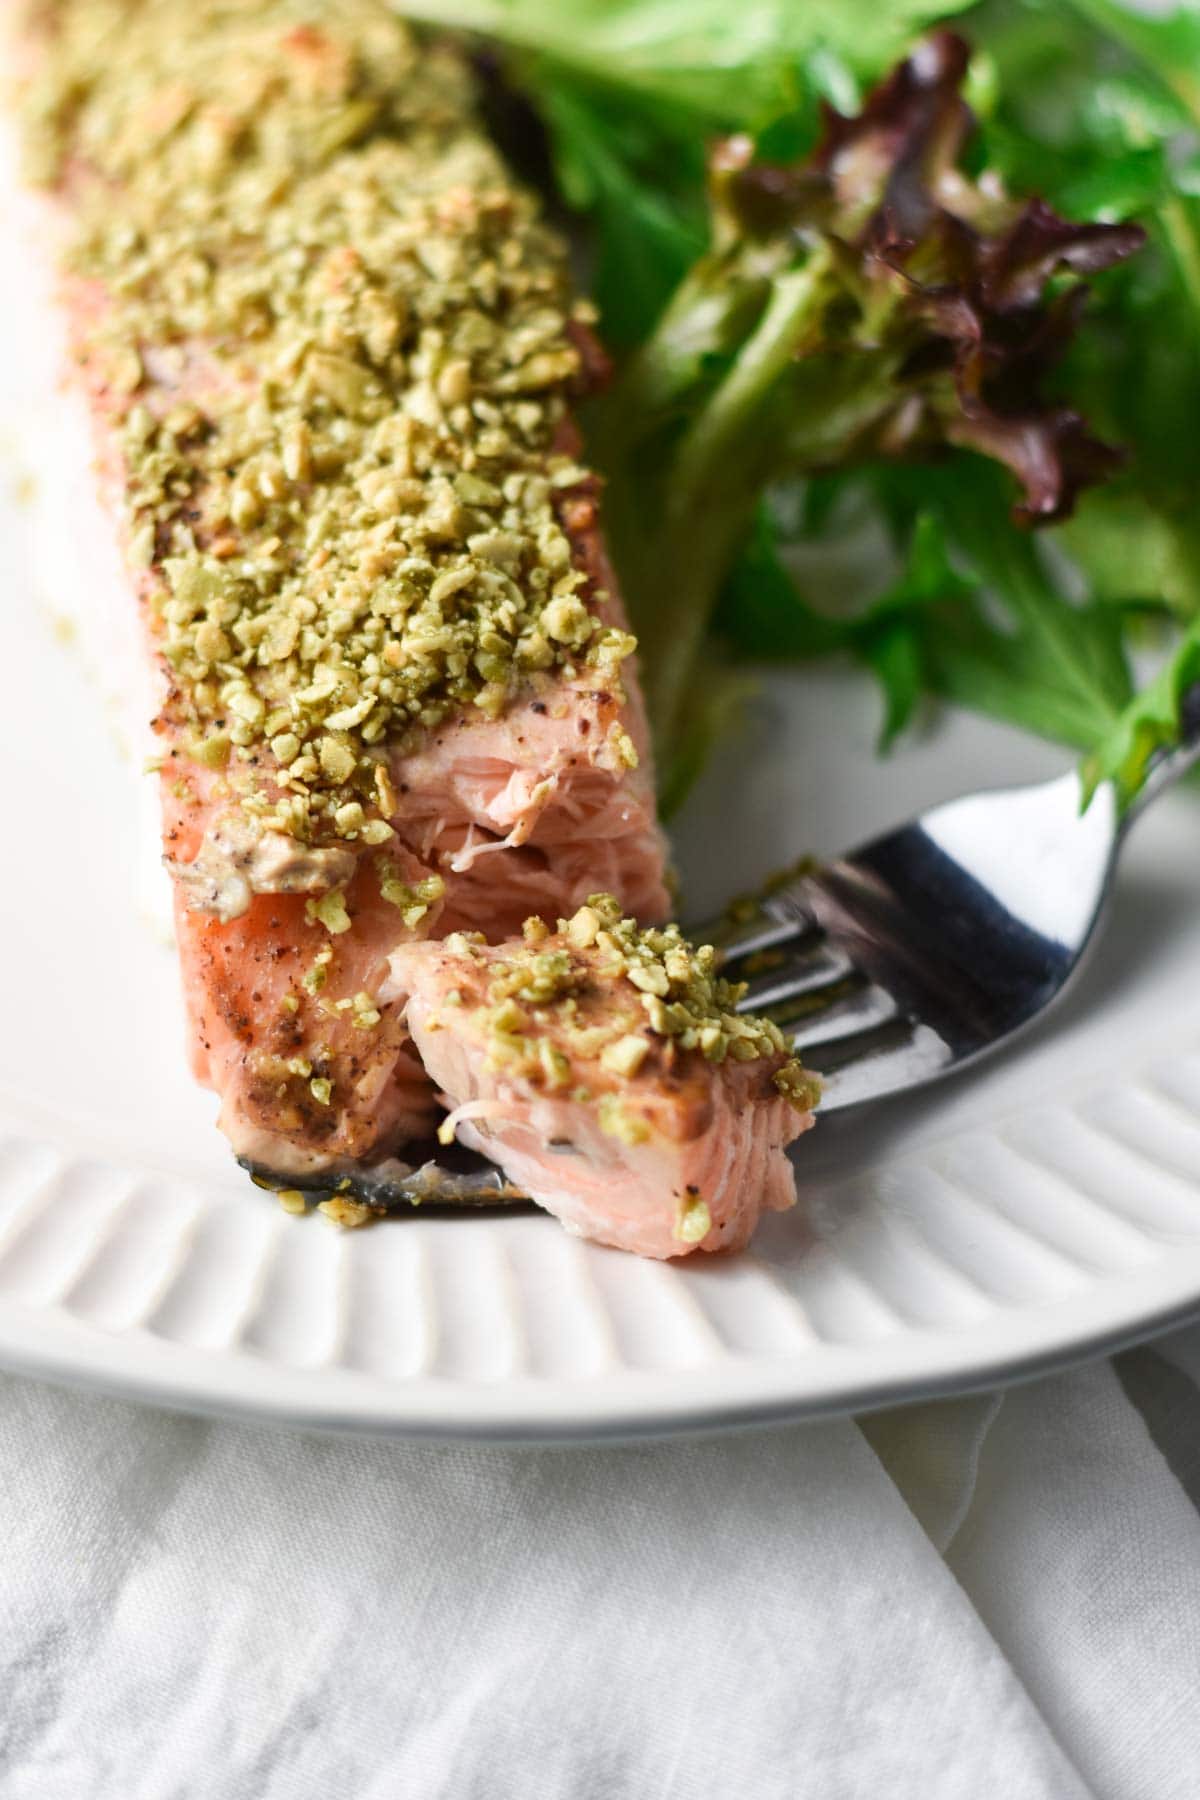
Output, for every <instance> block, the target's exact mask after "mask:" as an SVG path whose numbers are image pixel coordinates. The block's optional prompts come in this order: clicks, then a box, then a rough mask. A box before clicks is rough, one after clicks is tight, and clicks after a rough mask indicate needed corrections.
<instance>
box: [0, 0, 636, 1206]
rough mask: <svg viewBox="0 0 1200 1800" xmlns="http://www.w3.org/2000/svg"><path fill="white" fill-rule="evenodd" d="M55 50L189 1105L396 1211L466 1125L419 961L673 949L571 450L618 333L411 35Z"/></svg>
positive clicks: (60, 18)
mask: <svg viewBox="0 0 1200 1800" xmlns="http://www.w3.org/2000/svg"><path fill="white" fill-rule="evenodd" d="M22 18H23V23H22V32H23V35H22V37H21V41H20V52H19V54H20V62H21V66H22V69H23V71H24V73H25V78H26V93H27V96H28V103H27V105H26V107H25V109H24V117H25V120H26V124H27V133H26V135H27V145H28V151H29V160H30V164H31V167H32V168H33V170H34V172H35V175H36V177H37V179H38V180H39V181H40V183H41V185H42V190H43V192H44V193H45V195H46V196H47V218H48V220H49V229H50V231H51V232H52V234H53V236H54V237H55V238H56V240H57V241H58V242H59V244H60V245H61V254H62V269H63V273H62V282H61V291H62V301H63V305H64V308H65V311H66V315H67V319H68V326H69V334H70V342H71V357H72V364H73V377H74V379H75V381H76V382H77V383H78V385H79V387H80V389H81V391H82V392H83V393H84V394H85V395H86V398H87V401H88V405H89V408H90V412H91V417H92V421H93V426H94V437H95V446H96V466H97V475H98V481H99V485H100V490H101V495H102V498H103V500H104V501H105V503H106V506H107V508H108V511H109V513H110V515H111V517H112V519H113V522H114V530H115V531H116V532H117V533H118V534H119V538H120V545H121V550H122V553H123V557H124V562H125V566H126V568H127V570H128V576H129V581H130V586H131V588H132V590H133V595H134V597H135V601H136V605H137V607H138V609H139V611H140V616H141V621H142V627H143V634H144V638H145V643H146V647H147V651H148V654H149V657H150V659H151V663H152V667H153V670H154V675H155V679H156V683H157V713H156V717H155V720H154V729H155V732H156V734H157V740H158V763H159V781H160V788H161V798H162V818H163V840H164V850H165V856H166V862H167V866H168V869H169V871H170V874H171V877H172V880H173V884H174V911H175V931H176V937H177V942H178V947H179V955H180V961H181V967H182V973H183V982H184V990H185V995H186V1002H187V1011H188V1018H189V1022H190V1033H191V1044H190V1049H191V1062H192V1067H193V1070H194V1072H195V1074H196V1076H197V1078H198V1079H199V1080H200V1081H202V1082H204V1083H206V1084H207V1085H209V1086H210V1087H212V1088H213V1089H214V1090H215V1091H216V1093H217V1094H218V1095H219V1097H220V1102H221V1109H220V1124H221V1127H222V1129H223V1130H224V1131H225V1133H226V1135H227V1136H228V1138H229V1139H230V1142H231V1143H232V1145H233V1148H234V1150H235V1152H236V1153H237V1154H238V1155H239V1157H241V1158H242V1159H243V1160H244V1161H246V1162H247V1163H248V1164H250V1165H251V1166H253V1167H255V1168H256V1169H259V1170H269V1171H271V1173H272V1175H273V1176H274V1177H276V1178H279V1179H284V1180H287V1181H289V1182H290V1183H292V1184H293V1185H297V1186H299V1185H304V1186H308V1185H311V1184H314V1183H315V1184H318V1185H327V1186H328V1187H332V1188H335V1189H336V1188H339V1187H343V1186H344V1184H346V1183H349V1184H350V1185H351V1189H353V1188H354V1187H355V1185H356V1184H357V1187H358V1191H360V1192H362V1193H363V1194H365V1195H367V1196H370V1195H372V1194H373V1195H375V1196H376V1198H378V1197H379V1196H380V1195H384V1194H386V1193H389V1192H390V1193H391V1194H392V1195H393V1197H395V1196H399V1195H400V1194H402V1192H403V1191H404V1190H403V1183H402V1179H401V1178H400V1177H397V1176H395V1175H394V1169H395V1167H396V1166H398V1165H397V1164H396V1162H395V1159H396V1158H397V1157H398V1156H400V1155H401V1153H402V1152H403V1151H404V1147H405V1145H407V1144H409V1143H410V1142H413V1141H415V1140H421V1139H425V1138H428V1137H429V1135H430V1133H431V1132H432V1130H433V1129H434V1127H435V1125H436V1121H437V1117H438V1110H437V1103H436V1098H435V1089H434V1087H433V1085H432V1083H431V1082H430V1079H429V1077H428V1074H427V1073H426V1070H425V1068H424V1066H423V1064H422V1061H421V1059H420V1057H419V1056H418V1055H417V1054H416V1051H415V1049H414V1046H413V1043H412V1041H411V1034H410V1031H409V1027H408V1023H407V1020H406V1018H405V1015H404V1010H403V1006H402V1004H401V1002H400V1000H399V998H398V997H397V995H396V993H395V992H394V983H393V982H392V978H391V975H390V970H391V966H392V957H393V955H394V953H395V952H396V951H397V950H398V949H400V948H401V947H403V946H404V945H406V944H414V943H419V942H421V941H423V940H428V939H431V938H436V937H439V936H441V935H442V934H444V933H447V932H452V931H459V932H461V931H464V930H465V931H470V932H480V933H482V934H483V935H484V936H485V937H486V938H488V939H490V940H493V941H494V940H497V939H503V938H505V937H506V936H508V935H509V934H511V933H513V932H515V931H517V930H518V929H519V928H520V923H521V921H522V920H523V919H524V918H525V917H527V916H530V915H537V916H540V917H542V918H544V919H546V920H553V919H554V918H556V917H558V916H559V915H562V916H570V915H571V914H572V913H573V912H574V911H576V910H577V909H578V907H579V906H580V904H581V903H582V902H583V901H584V900H585V899H586V896H587V895H588V894H589V893H590V892H592V891H593V890H594V889H596V888H598V887H604V888H605V889H608V890H611V891H612V892H613V893H614V894H615V895H617V896H618V897H619V900H620V903H621V905H622V907H623V908H624V909H625V910H626V911H627V912H629V913H630V914H632V915H635V916H636V917H637V918H638V919H639V920H641V921H643V922H646V921H652V920H657V919H661V918H663V917H665V916H666V912H667V909H668V895H667V890H666V887H665V883H664V872H665V855H664V846H663V840H662V837H661V835H660V832H659V828H658V825H657V822H656V817H655V808H654V788H653V775H652V770H651V766H650V754H649V744H648V738H647V732H646V725H645V718H644V712H643V708H642V705H641V700H640V695H639V691H638V684H637V675H636V658H635V656H634V654H633V652H634V644H633V640H632V638H631V637H630V636H629V634H628V632H627V630H626V624H625V618H624V614H623V611H622V606H621V601H620V597H619V594H618V592H617V588H616V584H615V581H614V579H613V575H612V571H611V569H610V567H609V566H608V563H607V559H606V556H605V552H604V546H603V541H602V537H601V530H600V516H599V507H600V495H599V488H598V484H597V482H596V480H595V478H594V477H593V476H592V475H591V473H590V472H589V471H588V470H587V468H586V467H585V466H583V464H582V463H581V462H580V459H579V452H580V446H579V440H578V436H577V433H576V431H575V428H574V425H573V423H572V418H571V408H572V405H573V403H574V401H575V399H576V398H577V396H578V395H579V394H580V392H581V391H582V390H583V387H584V385H585V382H586V380H587V379H588V377H589V374H590V373H592V372H594V370H595V369H596V367H597V366H598V364H599V363H600V361H601V360H602V359H601V358H600V356H599V352H598V350H597V348H596V345H595V340H594V338H593V336H592V332H591V323H592V315H591V313H590V311H589V309H588V308H587V306H586V305H585V304H583V303H582V302H580V301H578V300H577V299H576V298H575V297H574V296H573V295H572V292H571V289H570V284H569V279H568V273H567V267H566V260H565V255H564V250H563V246H562V245H561V243H559V241H558V240H557V238H556V237H555V236H554V235H553V234H552V233H551V232H549V231H548V230H547V228H546V226H545V225H544V223H543V221H542V219H541V217H540V214H539V208H538V205H537V203H536V201H535V200H534V198H533V197H532V196H531V195H530V194H529V193H528V192H527V191H526V190H524V189H523V188H522V187H520V186H519V185H517V184H516V183H514V182H513V180H512V179H511V177H510V176H509V174H508V172H507V171H506V169H505V168H504V166H503V164H502V163H501V161H500V159H499V157H498V155H497V153H496V151H495V149H494V148H493V147H492V145H491V144H490V143H489V142H488V140H487V139H486V137H485V135H484V133H483V131H482V130H481V128H480V125H479V122H478V119H477V117H476V114H475V110H474V96H473V92H472V85H471V78H470V72H469V69H468V67H467V65H466V63H465V60H464V58H463V56H462V54H461V52H460V51H459V50H457V49H456V48H455V47H454V46H452V45H451V44H448V43H446V42H443V41H440V40H437V39H430V38H422V37H418V36H416V35H414V34H413V33H412V32H411V31H410V30H409V28H408V27H406V26H405V25H404V24H403V23H401V22H400V21H398V20H397V19H396V18H395V17H394V15H393V14H392V12H391V11H390V9H389V8H388V7H387V6H385V5H383V4H381V3H379V0H340V3H339V4H338V5H336V6H334V5H332V4H328V5H324V6H321V5H316V6H314V5H313V4H312V0H254V3H253V4H251V3H250V0H198V4H191V5H188V6H183V5H182V4H179V0H124V3H123V4H121V5H119V6H115V5H113V4H112V3H111V0H34V3H33V4H31V5H29V6H27V7H26V8H25V9H24V11H23V15H22ZM133 603H134V602H133V601H131V604H133ZM402 1166H405V1167H408V1166H410V1165H408V1164H407V1163H406V1164H404V1165H402ZM389 1169H391V1170H393V1175H392V1176H389V1175H388V1174H387V1171H388V1170H389ZM389 1181H390V1187H389ZM483 1185H484V1186H486V1183H484V1184H483ZM460 1191H465V1189H464V1190H460ZM501 1191H503V1190H501Z"/></svg>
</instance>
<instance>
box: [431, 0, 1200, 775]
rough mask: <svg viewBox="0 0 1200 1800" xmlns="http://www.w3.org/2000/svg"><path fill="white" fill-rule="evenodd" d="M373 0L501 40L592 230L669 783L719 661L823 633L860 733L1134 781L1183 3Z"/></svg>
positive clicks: (1178, 601)
mask: <svg viewBox="0 0 1200 1800" xmlns="http://www.w3.org/2000/svg"><path fill="white" fill-rule="evenodd" d="M404 10H405V11H406V12H408V13H410V14H412V15H414V16H417V17H421V16H426V17H428V18H430V19H436V20H437V21H438V22H440V23H442V24H450V25H455V26H459V27H461V28H463V29H466V30H469V31H473V32H477V33H480V34H481V35H482V36H484V37H485V38H486V39H487V40H488V41H489V42H490V44H491V45H492V46H493V48H495V47H499V50H500V54H501V56H502V61H503V71H504V76H505V79H506V81H507V82H508V83H509V84H510V85H511V86H513V87H515V88H516V89H517V90H519V91H520V92H521V93H522V94H524V95H525V96H526V97H527V98H528V100H529V101H530V102H532V105H533V107H534V108H535V109H536V112H537V114H538V115H539V117H540V120H541V122H542V126H543V127H544V130H545V132H546V134H547V139H548V143H549V147H550V152H551V157H552V161H553V168H554V172H555V177H556V180H557V184H558V187H559V190H560V193H561V195H562V198H563V200H564V201H565V203H566V204H567V205H568V206H569V207H570V208H571V209H573V210H574V211H575V212H577V213H579V214H582V215H585V216H586V218H587V220H588V221H589V224H590V227H591V231H590V233H589V236H590V238H591V240H592V243H593V248H594V267H593V271H592V278H591V286H592V291H593V292H594V294H595V296H596V298H597V300H598V302H599V305H600V309H601V316H602V331H603V334H604V336H605V339H606V341H607V342H608V344H609V345H610V346H611V347H613V348H614V350H615V351H616V353H617V355H618V370H617V375H616V379H615V381H614V383H613V385H612V386H611V388H610V389H609V390H608V392H607V393H606V395H605V396H603V397H602V398H601V400H600V401H599V402H598V403H596V405H595V407H594V412H593V416H592V417H591V418H590V419H589V420H588V421H587V424H588V427H589V434H590V439H591V445H592V452H593V455H594V456H595V458H596V459H597V460H598V462H599V463H600V466H601V467H602V469H603V470H604V472H605V474H606V476H607V479H608V482H609V506H608V517H609V529H610V532H611V534H612V537H613V543H614V549H615V554H616V559H617V563H618V567H619V570H620V573H621V577H622V581H623V584H624V586H625V589H626V594H627V599H628V601H629V604H630V608H631V612H632V614H633V619H634V624H635V627H636V628H637V630H638V633H639V636H640V638H641V640H642V642H643V647H644V662H645V677H646V681H647V687H648V692H649V698H650V704H651V712H652V718H653V722H654V725H655V731H656V737H657V740H658V745H659V752H660V762H661V766H662V769H663V772H664V796H663V797H664V804H665V805H666V807H667V808H668V810H669V807H670V805H671V804H672V803H673V802H674V801H676V800H677V799H678V798H679V796H680V794H681V793H682V791H683V790H684V788H685V787H686V784H687V782H688V780H689V779H690V778H691V776H692V774H693V773H694V772H695V769H696V768H697V767H698V764H699V762H700V760H701V758H702V757H703V754H704V752H705V749H706V746H707V744H708V742H709V741H710V739H711V735H712V732H713V730H714V728H715V726H716V724H717V723H718V721H719V720H720V718H721V717H722V715H723V714H724V712H725V711H727V709H728V706H729V703H730V697H731V695H732V694H734V693H735V692H736V691H737V679H738V678H737V676H736V675H733V674H731V673H730V665H731V661H733V660H735V659H736V658H737V657H740V658H743V659H747V660H751V659H758V660H764V659H765V660H774V661H778V660H782V659H789V660H799V659H804V658H810V657H816V656H824V655H828V654H830V653H837V652H841V653H849V654H850V655H852V656H854V657H856V658H858V659H860V660H861V661H862V662H863V663H864V664H865V665H866V666H867V667H869V668H870V669H871V670H872V671H873V673H874V675H875V676H876V678H877V679H878V681H879V683H880V686H881V689H882V692H883V696H884V725H883V732H882V736H883V739H884V741H885V742H890V740H891V739H892V738H893V737H894V736H895V735H896V734H897V733H898V732H899V731H901V730H902V729H903V728H904V727H905V726H906V725H908V724H909V723H910V721H911V720H912V719H913V717H914V715H915V714H916V713H917V710H918V708H919V707H920V706H921V705H922V704H923V703H924V702H925V700H926V698H927V697H929V696H936V697H940V698H944V699H946V700H949V701H952V702H956V703H958V704H961V705H964V706H968V707H973V708H975V709H977V710H979V711H981V712H985V713H988V714H990V715H992V716H994V717H998V718H1001V719H1005V720H1008V721H1011V722H1013V723H1015V724H1017V725H1020V726H1022V727H1026V728H1028V729H1030V730H1032V731H1035V732H1038V733H1041V734H1043V735H1045V736H1047V737H1050V738H1054V739H1057V740H1059V741H1061V742H1063V743H1065V744H1069V745H1071V746H1074V747H1075V748H1077V749H1078V750H1080V751H1082V752H1084V753H1085V755H1086V756H1087V758H1088V768H1089V770H1090V773H1091V776H1092V779H1094V780H1096V779H1100V778H1101V777H1104V776H1111V777H1112V778H1114V779H1115V780H1116V782H1117V784H1118V786H1119V788H1120V790H1121V792H1122V793H1123V794H1124V795H1125V796H1126V797H1129V796H1132V795H1133V794H1134V793H1135V792H1136V791H1137V788H1138V785H1139V783H1140V781H1141V779H1142V776H1143V775H1144V772H1145V768H1146V765H1147V761H1148V759H1149V757H1150V756H1151V755H1152V754H1153V752H1154V750H1155V749H1156V748H1157V747H1158V746H1159V745H1160V744H1162V743H1164V742H1169V741H1170V740H1171V738H1172V736H1173V734H1175V733H1176V732H1177V731H1178V729H1179V709H1180V703H1181V700H1182V697H1183V695H1184V693H1185V692H1186V690H1187V688H1188V687H1189V686H1190V685H1191V684H1192V683H1193V682H1195V681H1196V680H1197V679H1200V508H1198V507H1197V505H1196V496H1197V494H1198V493H1200V429H1198V426H1200V0H1177V3H1176V4H1174V5H1173V6H1170V7H1169V8H1168V9H1167V10H1162V9H1161V8H1160V9H1158V10H1156V11H1155V12H1154V13H1153V14H1149V13H1145V12H1137V13H1134V12H1130V11H1126V10H1125V8H1124V7H1123V6H1121V5H1119V4H1117V3H1116V0H976V3H975V4H970V5H955V4H954V3H953V0H950V3H949V4H947V3H946V0H740V4H739V5H738V6H736V7H731V6H729V5H727V4H726V0H415V3H414V0H404ZM968 46H969V49H968ZM1081 314H1082V315H1083V316H1082V318H1081ZM1085 421H1086V423H1085ZM1035 527H1036V529H1034V528H1035ZM850 539H854V540H856V541H864V540H869V541H871V542H873V543H875V544H877V545H878V546H879V548H880V552H881V553H880V555H879V556H876V557H874V558H872V559H871V568H872V570H873V575H872V576H870V577H867V578H863V577H859V578H858V580H857V581H855V580H853V579H850V580H848V579H847V578H846V572H845V570H844V568H843V569H842V570H841V572H840V574H839V578H838V580H837V581H836V582H834V581H828V582H827V581H825V580H823V578H822V567H823V562H822V559H823V557H824V556H826V555H827V556H828V557H829V559H830V561H831V564H832V563H833V562H836V560H837V557H838V553H839V547H840V546H844V544H845V543H846V542H847V541H848V540H850ZM842 560H843V561H844V558H843V559H842ZM881 568H883V569H888V568H890V571H891V573H890V575H889V576H887V578H886V579H885V580H884V581H883V583H882V585H881V584H880V580H879V570H880V569H881ZM797 569H802V570H803V571H804V573H803V575H798V574H797ZM835 592H836V600H835V599H834V594H835ZM713 633H715V634H716V641H717V642H719V643H720V645H721V647H722V654H721V656H720V657H719V658H718V657H717V656H715V655H714V654H713V651H712V644H713V642H714V638H713ZM731 652H732V653H734V656H733V657H732V658H731V655H730V653H731ZM1151 666H1153V667H1155V670H1156V672H1155V673H1154V674H1153V677H1152V678H1151V679H1149V680H1148V681H1143V683H1142V685H1140V686H1139V685H1138V680H1137V675H1136V673H1135V671H1138V672H1142V673H1144V671H1145V670H1146V668H1147V667H1151Z"/></svg>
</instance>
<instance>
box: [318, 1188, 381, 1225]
mask: <svg viewBox="0 0 1200 1800" xmlns="http://www.w3.org/2000/svg"><path fill="white" fill-rule="evenodd" d="M317 1211H318V1212H319V1213H324V1215H325V1217H326V1218H327V1219H330V1220H331V1221H332V1222H333V1224H335V1225H341V1226H343V1227H344V1228H345V1230H347V1231H356V1230H357V1229H358V1227H359V1226H360V1225H368V1224H370V1222H371V1220H372V1219H373V1218H374V1217H375V1214H374V1213H373V1212H372V1211H371V1208H370V1207H369V1206H364V1205H363V1203H362V1201H361V1200H347V1199H345V1198H344V1197H343V1196H342V1195H341V1194H334V1195H333V1196H332V1198H331V1199H329V1200H321V1201H319V1202H318V1205H317Z"/></svg>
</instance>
